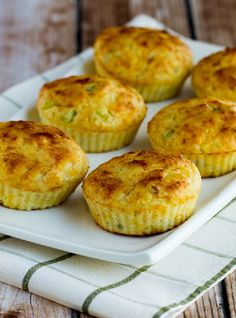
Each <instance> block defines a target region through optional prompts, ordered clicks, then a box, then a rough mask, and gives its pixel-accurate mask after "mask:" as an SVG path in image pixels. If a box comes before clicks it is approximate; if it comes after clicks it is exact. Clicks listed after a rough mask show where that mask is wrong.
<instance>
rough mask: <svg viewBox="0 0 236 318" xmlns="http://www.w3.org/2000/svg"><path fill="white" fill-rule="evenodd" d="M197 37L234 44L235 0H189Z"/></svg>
mask: <svg viewBox="0 0 236 318" xmlns="http://www.w3.org/2000/svg"><path fill="white" fill-rule="evenodd" d="M189 1H191V6H192V12H193V17H194V24H195V29H196V34H197V38H198V39H199V40H202V41H207V42H212V43H217V44H221V45H224V46H236V24H235V21H236V1H235V0H224V1H221V0H207V1H205V0H199V1H195V0H189Z"/></svg>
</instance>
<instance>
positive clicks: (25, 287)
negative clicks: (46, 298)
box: [22, 253, 75, 292]
mask: <svg viewBox="0 0 236 318" xmlns="http://www.w3.org/2000/svg"><path fill="white" fill-rule="evenodd" d="M72 256H75V254H72V253H67V254H64V255H62V256H59V257H56V258H54V259H51V260H49V261H45V262H40V263H38V264H36V265H34V266H32V267H31V268H30V269H29V270H28V271H27V273H26V274H25V276H24V278H23V280H22V289H23V290H25V291H27V292H28V291H29V282H30V279H31V277H32V276H33V275H34V273H35V272H36V271H37V270H39V269H40V268H42V267H44V266H47V265H51V264H54V263H58V262H61V261H64V260H66V259H68V258H71V257H72Z"/></svg>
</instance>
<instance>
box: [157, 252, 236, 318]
mask: <svg viewBox="0 0 236 318" xmlns="http://www.w3.org/2000/svg"><path fill="white" fill-rule="evenodd" d="M235 265H236V258H234V259H233V260H232V261H231V262H230V263H228V264H227V265H226V266H225V267H224V268H223V269H222V270H221V271H219V272H218V273H217V274H216V275H215V276H213V277H212V278H211V279H209V280H208V281H207V282H206V283H205V284H203V285H201V286H199V287H198V288H196V289H195V290H194V291H193V292H192V293H191V294H189V295H188V296H187V297H186V298H184V299H183V300H181V301H180V302H178V303H173V304H170V305H168V306H165V307H162V308H161V309H160V310H159V311H158V312H157V313H156V314H154V316H153V318H160V317H161V315H163V314H164V313H166V312H167V311H169V310H171V309H172V308H175V307H176V309H177V307H179V306H184V305H186V304H187V303H189V302H190V301H192V300H194V299H195V298H196V297H198V296H199V295H201V294H202V293H203V292H205V291H206V290H207V289H209V288H210V287H211V286H212V285H213V284H214V283H216V282H217V281H218V280H219V279H220V278H221V277H222V276H224V275H225V274H226V273H227V272H228V271H229V270H230V269H231V268H232V267H233V266H235ZM222 279H223V277H222Z"/></svg>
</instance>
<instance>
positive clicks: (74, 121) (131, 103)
mask: <svg viewBox="0 0 236 318" xmlns="http://www.w3.org/2000/svg"><path fill="white" fill-rule="evenodd" d="M37 108H38V111H39V114H40V118H41V120H42V122H43V123H45V124H50V125H53V126H55V127H58V128H60V129H62V130H63V131H66V132H68V134H70V135H71V136H72V137H74V138H75V139H76V134H77V133H80V132H82V133H83V132H119V131H125V130H129V128H130V127H132V126H134V127H136V126H137V125H139V124H140V123H141V121H142V120H143V118H144V117H145V114H146V106H145V104H144V101H143V99H142V97H141V96H140V95H139V94H138V92H137V91H136V90H134V89H133V88H131V87H128V86H127V85H123V84H121V83H120V82H118V81H116V80H113V79H107V78H103V77H100V76H97V75H81V76H71V77H68V78H62V79H59V80H55V81H53V82H51V83H47V84H45V85H44V86H43V87H42V89H41V91H40V94H39V98H38V101H37Z"/></svg>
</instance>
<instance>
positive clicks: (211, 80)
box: [192, 48, 236, 102]
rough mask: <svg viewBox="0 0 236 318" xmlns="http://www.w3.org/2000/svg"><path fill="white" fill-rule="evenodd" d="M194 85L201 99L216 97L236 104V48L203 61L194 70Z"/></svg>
mask: <svg viewBox="0 0 236 318" xmlns="http://www.w3.org/2000/svg"><path fill="white" fill-rule="evenodd" d="M192 85H193V89H194V90H195V92H196V94H197V95H198V96H199V97H204V96H215V97H219V98H224V99H229V100H231V101H234V102H236V48H233V49H225V50H223V51H220V52H217V53H215V54H212V55H210V56H208V57H206V58H204V59H202V60H201V61H200V62H199V63H198V64H197V65H196V66H195V67H194V68H193V72H192Z"/></svg>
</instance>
